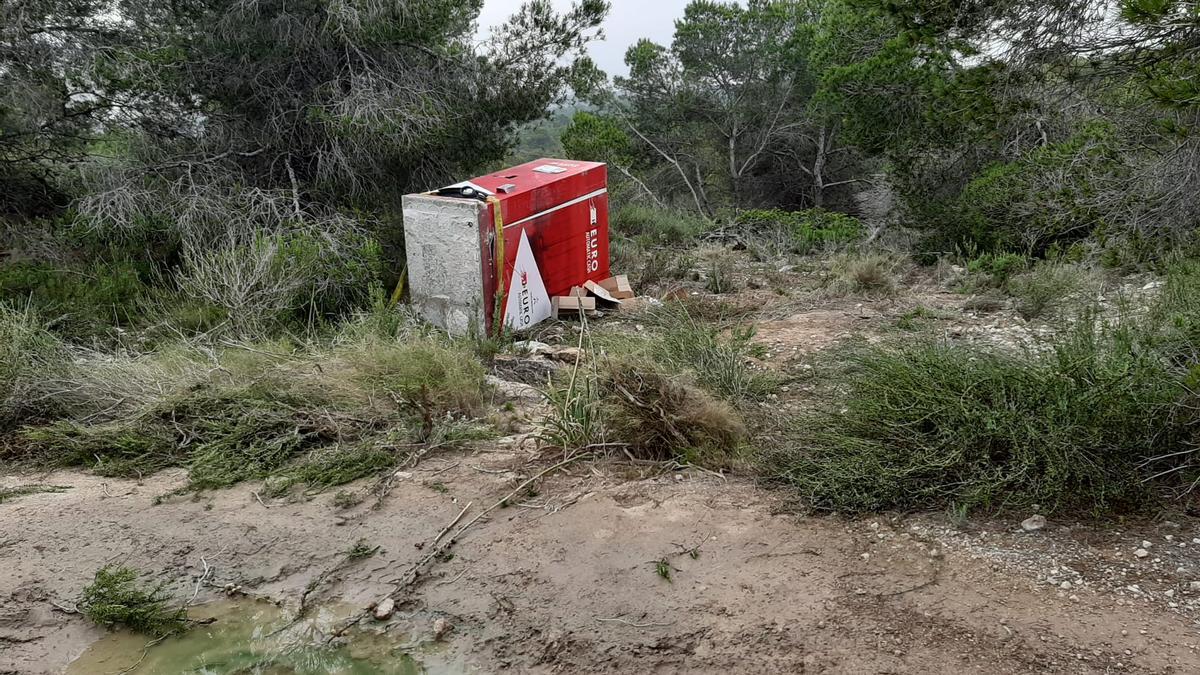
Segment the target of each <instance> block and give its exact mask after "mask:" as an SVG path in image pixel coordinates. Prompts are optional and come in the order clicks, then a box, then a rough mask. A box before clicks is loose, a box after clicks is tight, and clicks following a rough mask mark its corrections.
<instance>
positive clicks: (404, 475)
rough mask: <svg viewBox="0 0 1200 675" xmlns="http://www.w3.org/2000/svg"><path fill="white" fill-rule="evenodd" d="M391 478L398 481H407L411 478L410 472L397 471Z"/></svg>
mask: <svg viewBox="0 0 1200 675" xmlns="http://www.w3.org/2000/svg"><path fill="white" fill-rule="evenodd" d="M392 476H394V477H396V478H399V479H400V480H408V479H409V478H412V477H413V475H412V472H411V471H397V472H396V473H394V474H392Z"/></svg>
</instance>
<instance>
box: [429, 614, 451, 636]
mask: <svg viewBox="0 0 1200 675" xmlns="http://www.w3.org/2000/svg"><path fill="white" fill-rule="evenodd" d="M453 629H454V626H453V625H452V624H451V623H450V622H449V621H447V620H445V619H442V618H438V619H434V621H433V639H434V640H441V639H442V638H444V637H446V634H447V633H449V632H450V631H451V630H453Z"/></svg>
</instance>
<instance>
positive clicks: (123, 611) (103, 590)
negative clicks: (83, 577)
mask: <svg viewBox="0 0 1200 675" xmlns="http://www.w3.org/2000/svg"><path fill="white" fill-rule="evenodd" d="M79 609H80V611H82V612H83V613H84V615H85V616H87V618H89V619H91V620H92V621H93V622H95V623H96V624H98V625H101V626H104V627H105V628H128V629H129V630H132V631H134V632H137V633H144V634H146V635H150V636H153V637H163V636H166V635H171V634H173V633H179V632H181V631H183V630H184V629H185V628H187V610H186V609H185V608H184V607H173V606H172V603H171V595H170V593H168V592H167V590H166V587H165V585H164V584H158V585H155V586H152V587H142V586H141V584H140V583H139V581H138V573H137V572H136V571H134V570H132V569H129V568H128V567H114V566H106V567H103V568H101V569H100V570H98V571H97V572H96V578H95V580H94V581H92V583H91V584H89V585H88V586H87V587H86V588H84V589H83V596H82V598H81V599H80V601H79Z"/></svg>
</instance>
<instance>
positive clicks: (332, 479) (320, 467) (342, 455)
mask: <svg viewBox="0 0 1200 675" xmlns="http://www.w3.org/2000/svg"><path fill="white" fill-rule="evenodd" d="M396 461H397V457H396V453H395V452H393V451H391V450H388V449H386V448H380V447H376V446H375V444H374V443H372V442H370V441H367V442H359V443H354V444H336V445H332V446H326V447H321V448H317V449H315V450H312V451H310V452H309V453H308V455H306V456H305V457H304V458H303V459H301V460H300V461H299V462H295V463H292V464H290V465H288V466H287V467H285V468H284V469H283V470H281V471H276V472H274V473H272V475H271V476H270V478H268V480H267V488H266V492H267V494H269V495H271V496H273V497H275V496H279V495H282V494H284V493H286V492H287V491H288V490H290V489H291V488H292V487H293V486H295V485H304V486H305V487H306V488H307V489H308V490H309V491H312V492H321V491H324V490H327V489H328V488H330V487H333V486H335V485H344V484H346V483H350V482H353V481H356V480H358V479H359V478H365V477H367V476H372V475H375V474H377V473H379V472H380V471H383V470H385V469H390V468H392V467H394V466H395V465H396Z"/></svg>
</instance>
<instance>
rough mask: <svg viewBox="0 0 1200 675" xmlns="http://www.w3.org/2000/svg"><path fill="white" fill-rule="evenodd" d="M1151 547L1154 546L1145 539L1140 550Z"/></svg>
mask: <svg viewBox="0 0 1200 675" xmlns="http://www.w3.org/2000/svg"><path fill="white" fill-rule="evenodd" d="M1152 546H1154V544H1153V543H1151V542H1149V541H1146V540H1145V539H1143V540H1142V548H1145V549H1149V548H1150V547H1152Z"/></svg>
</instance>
